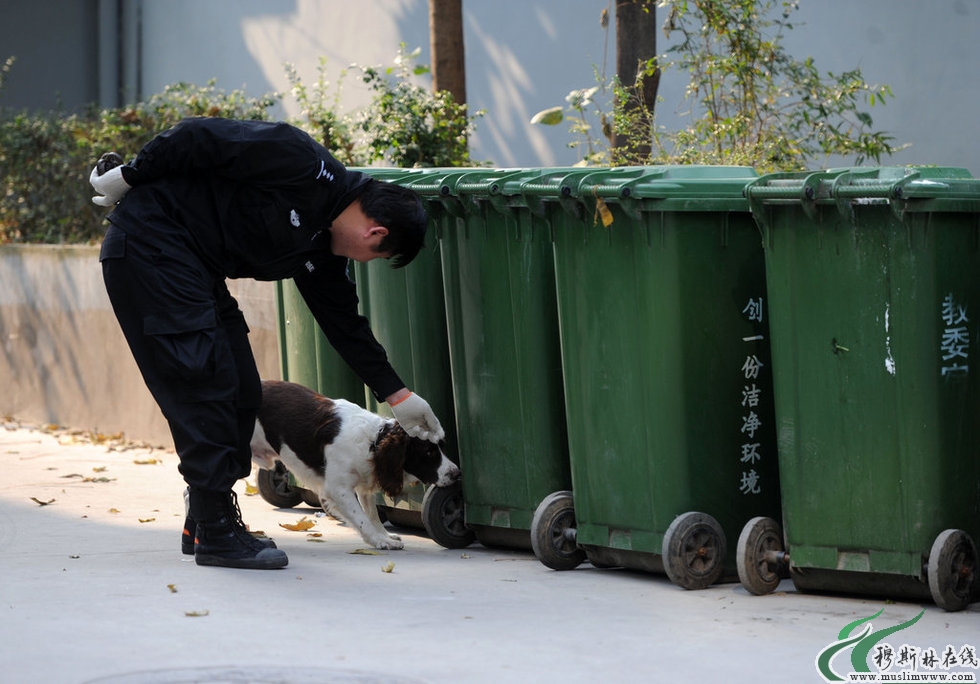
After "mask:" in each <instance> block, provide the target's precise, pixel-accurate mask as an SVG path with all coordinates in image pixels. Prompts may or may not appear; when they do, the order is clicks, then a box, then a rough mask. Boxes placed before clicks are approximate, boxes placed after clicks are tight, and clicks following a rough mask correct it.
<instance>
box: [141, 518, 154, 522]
mask: <svg viewBox="0 0 980 684" xmlns="http://www.w3.org/2000/svg"><path fill="white" fill-rule="evenodd" d="M154 520H156V518H139V521H140V522H141V523H148V522H153V521H154Z"/></svg>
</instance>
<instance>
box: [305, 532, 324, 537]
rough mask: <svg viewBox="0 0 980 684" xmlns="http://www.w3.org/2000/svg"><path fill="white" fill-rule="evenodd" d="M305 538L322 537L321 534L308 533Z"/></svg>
mask: <svg viewBox="0 0 980 684" xmlns="http://www.w3.org/2000/svg"><path fill="white" fill-rule="evenodd" d="M306 536H307V537H322V536H323V532H310V533H309V534H307V535H306Z"/></svg>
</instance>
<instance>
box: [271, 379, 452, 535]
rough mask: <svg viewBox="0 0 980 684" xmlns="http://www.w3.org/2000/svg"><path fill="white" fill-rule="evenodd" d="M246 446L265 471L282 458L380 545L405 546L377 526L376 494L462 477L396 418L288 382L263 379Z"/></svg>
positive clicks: (342, 515)
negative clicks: (403, 427)
mask: <svg viewBox="0 0 980 684" xmlns="http://www.w3.org/2000/svg"><path fill="white" fill-rule="evenodd" d="M251 446H252V461H253V462H254V463H255V464H256V465H258V466H259V467H260V468H268V469H271V468H274V467H275V461H276V459H279V460H280V461H282V464H283V465H284V466H286V468H287V469H288V470H289V471H290V472H292V473H293V474H294V475H295V476H296V478H297V479H298V480H299V481H300V482H302V483H303V484H304V486H305V487H306V488H307V489H311V490H313V491H315V492H317V493H318V494H319V495H320V500H321V502H322V503H323V505H324V506H323V507H324V510H328V511H330V512H331V513H334V514H336V515H338V516H339V517H340V518H342V519H344V520H346V521H347V522H348V523H349V524H350V525H352V526H353V527H354V528H355V529H357V531H358V532H360V534H361V537H363V538H364V541H365V542H367V543H368V544H370V545H371V546H373V547H375V548H378V549H401V548H404V544H403V543H402V541H401V539H400V538H399V537H398V536H396V535H393V534H390V533H389V532H388V531H387V530H386V529H385V528H384V525H382V523H381V519H380V517H379V516H378V507H377V505H376V504H375V502H374V495H375V494H376V493H377V492H378V491H383V492H385V493H386V494H388V495H389V496H392V497H394V496H398V494H400V493H401V491H402V488H403V487H404V486H405V485H406V484H411V483H414V482H416V481H420V482H422V483H424V484H432V485H436V486H438V487H444V486H446V485H449V484H452V483H454V482H456V481H457V480H458V479H459V475H460V473H459V468H458V467H457V466H456V464H454V463H453V462H452V461H450V460H449V459H448V458H446V456H445V454H443V453H442V449H441V448H440V447H439V445H436V444H434V443H432V442H430V441H428V440H424V439H418V438H417V437H410V436H409V435H408V433H406V432H405V430H403V429H402V427H401V426H400V425H399V424H398V423H397V421H395V420H393V419H391V418H384V417H382V416H379V415H377V414H376V413H372V412H370V411H368V410H366V409H363V408H361V407H360V406H358V405H356V404H353V403H351V402H349V401H346V400H344V399H329V398H327V397H325V396H323V395H321V394H317V393H316V392H314V391H313V390H311V389H308V388H306V387H303V386H302V385H297V384H295V383H291V382H280V381H272V380H266V381H263V382H262V407H261V408H260V409H259V415H258V418H257V419H256V421H255V432H254V433H253V435H252V444H251Z"/></svg>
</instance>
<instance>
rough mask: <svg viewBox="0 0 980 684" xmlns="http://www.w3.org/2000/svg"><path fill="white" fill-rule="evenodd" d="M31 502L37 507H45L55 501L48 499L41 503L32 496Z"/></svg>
mask: <svg viewBox="0 0 980 684" xmlns="http://www.w3.org/2000/svg"><path fill="white" fill-rule="evenodd" d="M31 501H33V502H34V503H36V504H37V505H38V506H47V505H49V504H53V503H54V501H55V500H54V499H50V500H48V501H41V500H40V499H38V498H37V497H35V496H32V497H31Z"/></svg>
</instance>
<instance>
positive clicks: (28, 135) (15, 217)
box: [0, 46, 473, 243]
mask: <svg viewBox="0 0 980 684" xmlns="http://www.w3.org/2000/svg"><path fill="white" fill-rule="evenodd" d="M416 56H417V52H416V53H412V54H405V52H404V46H402V49H401V50H400V52H399V57H398V59H397V60H396V64H395V66H394V67H390V68H383V67H358V68H360V69H361V71H362V78H363V80H364V82H365V83H366V84H367V85H368V87H369V88H370V89H371V90H372V91H373V93H374V97H373V100H372V103H371V105H370V106H369V107H367V108H366V109H365V110H364V111H362V112H359V113H355V114H342V113H341V112H340V110H339V105H340V93H339V89H338V90H337V92H336V93H335V94H333V95H331V88H332V85H331V83H330V82H329V81H328V80H327V79H326V78H325V64H326V63H325V61H324V60H321V62H320V71H319V78H318V80H317V82H316V83H315V84H314V85H313V86H311V87H307V86H306V85H304V84H303V83H302V82H301V80H300V79H299V77H298V75H297V74H296V70H295V69H294V68H292V67H291V66H290V65H288V64H287V65H286V71H287V76H288V78H289V80H290V83H291V84H292V95H293V96H294V97H295V98H296V100H297V102H298V103H299V104H300V107H301V109H302V114H303V116H302V118H301V119H300V120H299V121H294V122H292V123H294V124H295V125H298V126H300V127H301V128H304V129H305V130H306V131H307V132H308V133H310V134H311V135H313V136H314V137H315V138H317V139H319V140H320V141H321V142H322V143H323V144H324V145H325V146H326V147H327V148H328V149H330V150H331V151H332V152H333V153H334V154H335V156H337V158H338V159H339V160H340V161H341V162H343V163H345V164H348V165H359V166H367V165H369V164H372V163H375V162H379V161H383V162H385V163H387V164H390V165H396V166H416V165H419V166H463V165H468V164H472V163H473V162H472V161H471V160H470V158H469V150H468V147H467V134H468V133H469V132H470V130H471V127H472V120H471V119H470V118H469V117H468V116H467V114H466V107H465V105H457V104H455V103H454V102H453V101H452V97H451V96H450V95H449V94H448V93H445V92H440V93H432V92H430V91H428V90H426V89H425V88H423V87H422V86H420V85H417V84H415V83H413V82H412V80H411V79H412V78H413V77H415V76H417V75H420V74H425V73H427V72H428V68H427V67H425V66H421V65H415V64H414V59H415V57H416ZM12 64H13V58H10V59H8V60H7V61H6V62H5V63H4V64H3V65H0V89H2V87H3V83H4V81H5V79H6V75H7V74H8V73H9V71H10V68H11V65H12ZM343 75H344V74H342V75H341V78H343ZM338 83H339V82H338ZM279 99H280V96H279V95H278V94H267V95H264V96H262V97H259V98H251V97H247V96H246V95H245V94H244V93H243V92H242V91H240V90H236V91H232V92H230V93H226V92H224V91H222V90H220V89H218V88H216V87H215V82H214V81H213V80H212V81H209V82H208V84H207V85H205V86H203V87H200V86H195V85H191V84H188V83H177V84H174V85H170V86H167V87H166V88H165V89H164V91H163V92H162V93H158V94H155V95H153V96H151V97H150V98H149V99H147V100H146V101H145V102H141V103H138V104H135V105H131V106H127V107H122V108H117V109H105V110H96V109H92V110H90V111H87V112H85V113H83V114H71V115H68V114H65V113H63V112H58V111H52V112H44V113H28V112H14V111H8V110H3V109H0V175H2V177H3V181H2V182H3V186H2V193H0V243H3V242H46V243H65V242H68V243H74V242H95V241H98V240H100V239H101V237H102V234H103V231H104V218H105V210H104V209H102V208H101V207H97V206H95V205H93V204H92V202H91V196H92V194H93V193H92V190H91V188H90V187H89V184H88V176H89V173H90V172H91V169H92V167H93V166H94V164H95V162H96V160H97V159H98V157H99V155H100V154H102V153H103V152H106V151H108V150H115V151H117V152H119V153H121V154H122V155H123V156H124V157H127V158H128V157H132V155H134V154H135V153H136V151H138V150H139V149H140V148H141V147H142V146H143V145H145V144H146V143H147V142H149V141H150V140H151V139H152V138H153V137H154V136H155V135H157V134H158V133H159V132H161V131H163V130H165V129H167V128H169V127H171V126H173V125H174V124H175V123H177V122H178V121H180V120H181V119H183V118H186V117H188V116H221V117H229V118H237V119H260V120H268V119H269V118H270V114H269V110H270V108H272V107H273V106H275V105H276V104H277V103H278V102H279Z"/></svg>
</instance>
